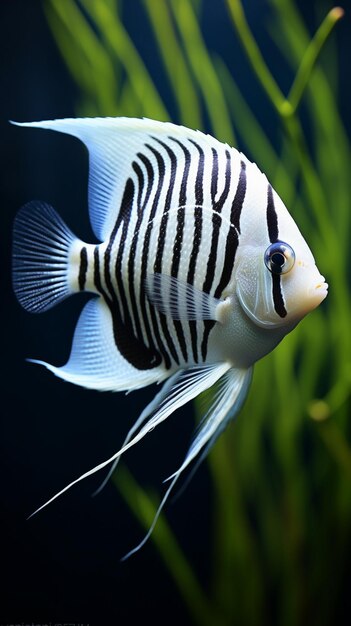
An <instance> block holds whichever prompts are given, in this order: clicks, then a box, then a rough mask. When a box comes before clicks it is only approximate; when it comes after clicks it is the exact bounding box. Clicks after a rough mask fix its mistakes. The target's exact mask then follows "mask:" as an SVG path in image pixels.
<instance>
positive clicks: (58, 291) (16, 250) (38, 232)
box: [12, 202, 77, 313]
mask: <svg viewBox="0 0 351 626" xmlns="http://www.w3.org/2000/svg"><path fill="white" fill-rule="evenodd" d="M76 241H77V239H76V237H75V236H74V235H73V233H72V232H71V231H70V230H69V228H68V227H67V226H66V224H65V223H64V221H63V220H62V219H61V217H60V216H59V215H58V213H56V211H55V210H54V209H53V208H52V207H51V206H50V205H49V204H46V203H45V202H29V203H28V204H26V205H24V206H23V207H22V208H21V209H20V210H19V211H18V213H17V216H16V218H15V223H14V233H13V275H12V276H13V289H14V292H15V294H16V296H17V298H18V301H19V302H20V304H21V305H22V306H23V307H24V308H25V309H26V310H27V311H31V312H33V313H40V312H42V311H46V310H47V309H50V308H51V307H53V306H54V305H55V304H57V303H58V302H60V301H61V300H63V299H64V298H66V297H67V296H69V295H70V294H71V293H73V292H74V289H73V288H72V286H71V285H70V281H69V259H70V253H71V250H72V245H73V244H74V243H75V242H76Z"/></svg>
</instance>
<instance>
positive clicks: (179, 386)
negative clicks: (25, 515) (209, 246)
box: [30, 303, 230, 517]
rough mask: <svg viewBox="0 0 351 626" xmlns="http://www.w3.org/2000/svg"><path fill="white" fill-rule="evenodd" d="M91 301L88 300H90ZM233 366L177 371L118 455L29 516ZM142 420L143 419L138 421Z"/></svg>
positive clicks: (139, 438) (225, 365) (136, 440)
mask: <svg viewBox="0 0 351 626" xmlns="http://www.w3.org/2000/svg"><path fill="white" fill-rule="evenodd" d="M88 304H89V303H88ZM229 368H230V365H229V364H227V363H220V364H215V365H207V366H199V367H196V368H193V369H191V370H180V372H176V373H175V374H174V375H173V377H172V380H171V383H168V381H167V383H166V384H167V390H168V389H169V393H168V395H167V396H165V397H164V399H163V401H162V402H161V404H160V405H159V406H158V408H157V409H155V411H154V414H152V413H151V417H150V414H149V413H148V417H149V419H148V421H147V422H146V424H144V426H142V427H141V428H140V430H139V432H138V433H137V434H136V435H135V436H134V437H133V438H132V439H131V440H130V441H128V443H127V444H125V445H124V446H122V447H121V448H120V449H119V450H118V451H117V452H116V453H115V454H113V455H112V456H111V457H110V458H109V459H107V460H106V461H103V462H102V463H99V464H98V465H96V466H95V467H93V468H92V469H90V470H88V471H87V472H85V473H84V474H82V475H81V476H79V477H78V478H76V479H75V480H73V481H72V482H71V483H69V485H66V487H64V488H63V489H61V491H59V492H58V493H56V494H55V495H54V496H52V498H50V499H49V500H48V501H47V502H45V503H44V504H42V505H41V506H40V507H39V508H38V509H36V511H34V512H33V513H32V515H31V516H30V517H32V516H33V515H35V514H36V513H38V512H39V511H41V510H42V509H43V508H45V507H46V506H47V505H48V504H50V503H51V502H53V501H54V500H56V498H58V497H59V496H61V495H62V494H63V493H65V492H66V491H67V490H68V489H70V488H71V487H73V485H76V484H77V483H78V482H80V481H81V480H83V479H84V478H87V477H88V476H92V475H93V474H95V473H96V472H98V471H99V470H101V469H103V468H104V467H106V466H107V465H109V464H110V463H112V462H113V461H114V460H115V459H117V458H118V457H120V456H121V455H122V454H124V453H125V452H126V451H127V450H128V449H129V448H131V447H132V446H134V445H135V444H136V443H137V442H138V441H140V440H141V439H143V437H145V435H146V434H147V433H149V432H150V431H151V430H153V429H154V428H155V427H156V426H158V425H159V424H160V423H161V422H163V421H164V420H165V419H167V417H169V416H170V415H171V414H172V413H173V412H174V411H175V410H176V409H178V408H180V407H181V406H183V405H184V404H186V403H187V402H189V400H192V399H193V398H194V397H195V396H197V395H198V394H199V393H201V392H202V391H205V389H208V388H209V387H211V386H212V385H214V383H215V382H217V380H219V378H221V377H222V376H223V374H225V372H226V371H228V369H229ZM138 421H140V418H139V420H138Z"/></svg>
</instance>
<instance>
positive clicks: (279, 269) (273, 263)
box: [264, 241, 295, 274]
mask: <svg viewBox="0 0 351 626" xmlns="http://www.w3.org/2000/svg"><path fill="white" fill-rule="evenodd" d="M264 262H265V265H266V267H267V268H268V269H269V271H270V272H272V274H286V273H287V272H290V270H291V269H292V267H293V265H294V263H295V252H294V250H293V249H292V248H291V246H289V244H287V243H284V242H283V241H276V242H275V243H272V245H271V246H269V248H267V250H266V252H265V253H264Z"/></svg>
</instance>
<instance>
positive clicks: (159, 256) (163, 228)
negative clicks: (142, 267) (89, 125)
mask: <svg viewBox="0 0 351 626" xmlns="http://www.w3.org/2000/svg"><path fill="white" fill-rule="evenodd" d="M153 139H154V141H156V142H157V143H158V144H159V145H161V146H162V147H163V148H164V149H165V151H166V152H167V155H168V157H169V160H170V162H171V170H170V178H169V183H168V187H167V193H166V199H165V205H164V210H163V213H162V218H161V224H160V230H159V236H158V242H157V250H156V256H155V262H154V268H153V269H154V272H155V273H158V274H160V273H162V260H163V252H164V247H165V243H166V236H167V224H168V217H169V216H168V212H169V209H170V206H171V201H172V197H173V192H174V184H175V178H176V172H177V157H176V155H175V153H174V152H173V150H171V148H170V147H169V146H168V145H167V144H166V143H164V142H163V141H161V140H160V139H157V137H153ZM159 319H160V323H161V328H162V332H163V335H164V337H165V340H166V343H167V345H168V348H169V351H170V353H171V355H172V357H173V359H174V361H175V362H176V363H177V365H179V356H178V353H177V350H176V347H175V345H174V342H173V339H172V336H171V334H170V332H169V329H168V323H167V318H166V316H165V315H164V314H163V313H159Z"/></svg>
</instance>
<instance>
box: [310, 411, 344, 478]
mask: <svg viewBox="0 0 351 626" xmlns="http://www.w3.org/2000/svg"><path fill="white" fill-rule="evenodd" d="M318 434H319V436H320V437H321V439H322V440H323V442H324V444H325V446H326V447H327V449H328V450H329V452H330V454H331V456H332V458H333V459H334V460H335V461H336V463H337V464H338V465H339V467H340V469H341V470H342V473H343V475H346V476H347V478H348V479H349V480H351V448H350V446H349V445H348V443H347V441H346V439H345V436H344V434H343V433H342V431H341V430H340V429H339V428H338V426H337V424H336V423H335V420H332V419H327V420H323V421H320V422H318Z"/></svg>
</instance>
